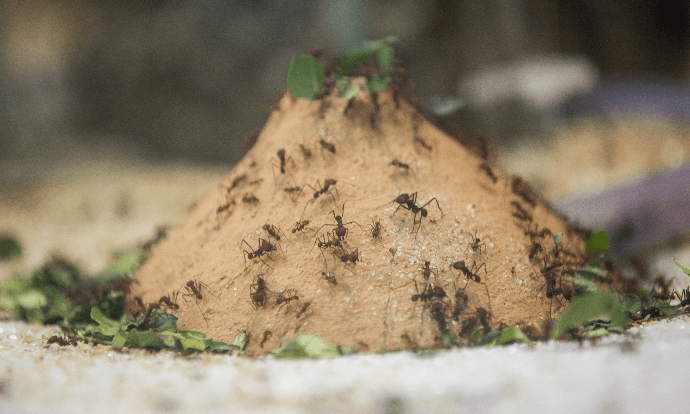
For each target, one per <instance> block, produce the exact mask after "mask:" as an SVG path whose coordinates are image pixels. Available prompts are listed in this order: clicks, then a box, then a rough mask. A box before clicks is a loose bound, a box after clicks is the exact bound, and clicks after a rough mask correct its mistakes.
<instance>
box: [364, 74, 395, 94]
mask: <svg viewBox="0 0 690 414" xmlns="http://www.w3.org/2000/svg"><path fill="white" fill-rule="evenodd" d="M390 81H391V77H390V75H385V74H380V75H378V76H375V77H373V78H371V79H368V80H367V89H369V91H370V92H383V91H385V90H386V88H387V87H388V83H389V82H390Z"/></svg>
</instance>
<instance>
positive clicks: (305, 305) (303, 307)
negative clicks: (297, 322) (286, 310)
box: [295, 302, 311, 319]
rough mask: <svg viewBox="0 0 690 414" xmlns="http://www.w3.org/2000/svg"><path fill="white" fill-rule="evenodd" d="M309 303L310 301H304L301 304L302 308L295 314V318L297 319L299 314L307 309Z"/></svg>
mask: <svg viewBox="0 0 690 414" xmlns="http://www.w3.org/2000/svg"><path fill="white" fill-rule="evenodd" d="M309 305H311V302H304V305H302V308H301V309H300V310H299V312H297V315H295V318H297V319H299V317H300V316H302V314H303V313H304V312H305V311H306V310H307V308H308V307H309Z"/></svg>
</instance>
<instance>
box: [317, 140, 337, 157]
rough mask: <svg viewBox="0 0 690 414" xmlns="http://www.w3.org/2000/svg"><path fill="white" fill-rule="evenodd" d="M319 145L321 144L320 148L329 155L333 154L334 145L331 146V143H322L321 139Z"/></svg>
mask: <svg viewBox="0 0 690 414" xmlns="http://www.w3.org/2000/svg"><path fill="white" fill-rule="evenodd" d="M319 144H321V147H322V148H323V149H325V150H327V151H328V152H330V153H331V154H335V145H333V144H331V143H329V142H326V141H324V140H323V139H320V140H319Z"/></svg>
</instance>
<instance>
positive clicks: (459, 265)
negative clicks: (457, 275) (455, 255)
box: [450, 260, 486, 283]
mask: <svg viewBox="0 0 690 414" xmlns="http://www.w3.org/2000/svg"><path fill="white" fill-rule="evenodd" d="M476 265H477V263H476V262H475V263H473V264H472V268H473V270H470V269H469V268H468V267H467V266H466V265H465V261H464V260H458V261H457V262H455V263H453V264H452V265H450V267H452V268H453V269H455V270H459V271H461V272H462V274H464V275H465V277H467V278H468V279H472V280H473V281H475V282H477V283H481V281H482V278H481V277H479V275H478V274H477V272H479V269H481V268H482V267H484V270H485V271H486V263H482V264H481V265H479V267H477V268H476V269H474V267H476Z"/></svg>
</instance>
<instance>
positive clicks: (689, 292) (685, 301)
mask: <svg viewBox="0 0 690 414" xmlns="http://www.w3.org/2000/svg"><path fill="white" fill-rule="evenodd" d="M673 293H674V294H675V295H676V297H677V298H678V300H679V301H680V303H679V304H678V306H679V307H681V308H682V307H685V306H688V305H690V286H688V287H686V288H685V289H683V290H682V292H681V294H680V295H678V292H677V291H676V290H675V289H674V290H673Z"/></svg>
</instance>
